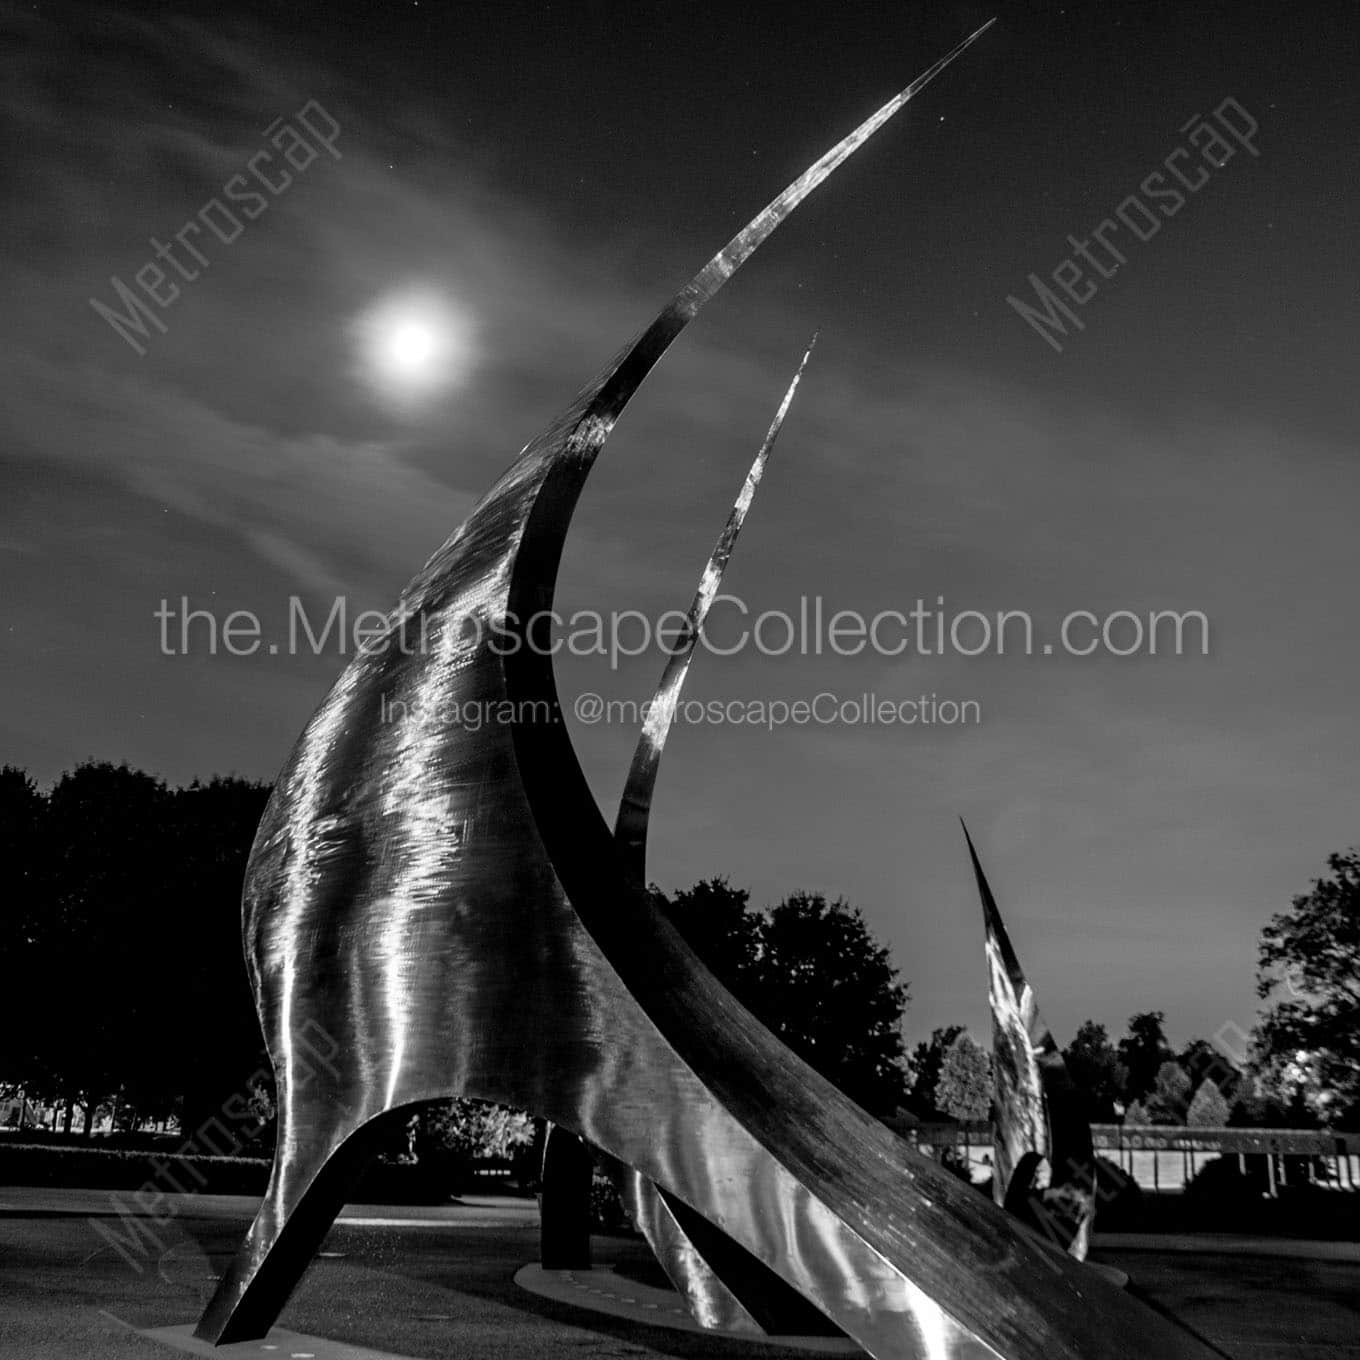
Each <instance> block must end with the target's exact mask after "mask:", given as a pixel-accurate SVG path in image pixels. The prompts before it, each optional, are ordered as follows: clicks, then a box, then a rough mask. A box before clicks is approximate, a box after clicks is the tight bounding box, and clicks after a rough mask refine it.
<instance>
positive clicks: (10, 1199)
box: [0, 1185, 538, 1228]
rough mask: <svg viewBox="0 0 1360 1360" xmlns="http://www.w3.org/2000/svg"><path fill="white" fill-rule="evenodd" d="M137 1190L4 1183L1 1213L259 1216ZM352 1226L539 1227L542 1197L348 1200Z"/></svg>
mask: <svg viewBox="0 0 1360 1360" xmlns="http://www.w3.org/2000/svg"><path fill="white" fill-rule="evenodd" d="M136 1193H137V1192H136V1191H133V1190H80V1189H67V1188H64V1187H53V1186H41V1185H35V1186H28V1185H12V1186H0V1215H3V1214H50V1215H60V1216H67V1215H73V1216H78V1217H84V1218H98V1217H101V1216H103V1215H106V1214H107V1215H112V1216H115V1217H128V1216H131V1217H133V1218H137V1217H149V1216H151V1215H152V1214H153V1213H154V1214H155V1215H157V1216H160V1217H171V1216H173V1217H175V1218H209V1219H240V1220H241V1221H243V1222H249V1221H250V1220H251V1219H252V1218H254V1217H255V1211H256V1210H257V1209H258V1208H259V1207H260V1201H259V1198H258V1197H257V1196H254V1195H174V1194H158V1195H156V1196H155V1199H154V1201H153V1200H152V1199H151V1197H150V1196H149V1195H148V1197H147V1205H146V1207H143V1206H142V1205H140V1204H139V1203H138V1202H137V1200H136V1199H135V1198H134V1196H135V1195H136ZM336 1221H337V1222H339V1223H345V1224H349V1225H350V1226H352V1227H361V1228H381V1227H403V1228H410V1227H422V1226H423V1227H432V1228H448V1227H454V1228H459V1227H462V1228H537V1227H538V1201H537V1200H535V1199H527V1198H516V1197H514V1196H511V1195H468V1196H466V1197H465V1198H463V1199H460V1200H455V1201H452V1202H450V1203H449V1204H347V1205H346V1206H345V1208H344V1210H343V1212H342V1213H341V1214H340V1217H339V1218H338V1219H337V1220H336Z"/></svg>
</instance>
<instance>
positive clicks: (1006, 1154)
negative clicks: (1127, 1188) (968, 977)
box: [963, 825, 1096, 1261]
mask: <svg viewBox="0 0 1360 1360" xmlns="http://www.w3.org/2000/svg"><path fill="white" fill-rule="evenodd" d="M963 836H964V839H965V840H966V841H967V842H968V855H969V857H970V858H971V860H972V861H973V874H974V876H975V877H976V879H977V886H978V895H979V896H980V897H981V898H982V918H983V923H984V926H985V930H986V942H987V946H986V947H987V978H988V996H989V998H990V1000H991V1004H992V1087H993V1097H992V1195H993V1197H994V1198H995V1200H996V1202H997V1203H998V1204H1000V1205H1002V1206H1004V1207H1005V1208H1006V1209H1007V1210H1008V1211H1009V1212H1011V1213H1013V1214H1015V1215H1016V1216H1017V1217H1019V1218H1021V1219H1023V1220H1024V1221H1025V1222H1028V1223H1030V1224H1031V1225H1032V1226H1034V1227H1035V1228H1036V1229H1037V1230H1038V1231H1040V1232H1042V1233H1044V1234H1045V1235H1046V1236H1048V1237H1049V1238H1050V1240H1052V1241H1054V1242H1055V1243H1057V1244H1058V1245H1060V1246H1062V1247H1063V1248H1065V1249H1066V1250H1067V1251H1068V1252H1070V1253H1071V1254H1072V1255H1073V1256H1074V1257H1076V1258H1077V1260H1079V1261H1081V1260H1085V1259H1086V1252H1087V1248H1088V1246H1089V1244H1090V1237H1091V1225H1092V1223H1093V1221H1094V1219H1095V1211H1096V1195H1095V1189H1096V1179H1095V1178H1096V1161H1095V1147H1094V1145H1093V1143H1092V1141H1091V1125H1090V1123H1089V1121H1088V1117H1087V1114H1086V1111H1085V1109H1084V1107H1083V1101H1082V1098H1081V1093H1080V1092H1079V1091H1078V1090H1077V1089H1076V1086H1075V1085H1074V1084H1073V1081H1072V1076H1071V1073H1070V1072H1068V1070H1067V1063H1066V1062H1065V1061H1064V1060H1063V1055H1062V1051H1061V1050H1060V1049H1059V1048H1058V1044H1057V1041H1056V1040H1055V1039H1054V1038H1053V1033H1052V1031H1051V1030H1050V1029H1049V1028H1048V1026H1047V1025H1046V1024H1045V1023H1044V1018H1043V1016H1042V1015H1040V1014H1039V1005H1038V1002H1037V1001H1036V1000H1035V996H1034V989H1033V988H1032V987H1031V986H1030V985H1029V981H1028V980H1027V979H1026V977H1025V974H1024V970H1023V969H1022V968H1021V967H1020V960H1019V957H1018V956H1017V955H1016V952H1015V948H1014V946H1013V945H1012V944H1011V940H1010V936H1009V935H1008V934H1007V933H1006V927H1005V925H1004V923H1003V922H1002V920H1001V912H1000V911H999V910H998V908H997V905H996V898H995V897H993V896H992V889H991V886H990V885H989V884H988V882H987V876H986V874H984V873H983V872H982V863H981V861H980V860H979V859H978V854H977V850H976V849H975V848H974V845H973V838H972V837H971V836H970V835H969V834H968V827H967V826H966V825H965V826H964V828H963ZM1045 1182H1046V1183H1045Z"/></svg>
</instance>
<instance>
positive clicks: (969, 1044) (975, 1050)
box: [935, 1033, 992, 1121]
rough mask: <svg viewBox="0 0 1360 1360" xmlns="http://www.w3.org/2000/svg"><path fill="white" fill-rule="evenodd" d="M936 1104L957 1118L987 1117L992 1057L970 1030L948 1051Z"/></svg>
mask: <svg viewBox="0 0 1360 1360" xmlns="http://www.w3.org/2000/svg"><path fill="white" fill-rule="evenodd" d="M935 1098H936V1104H937V1105H938V1106H939V1107H940V1109H942V1110H943V1111H944V1112H945V1113H946V1114H947V1115H950V1116H951V1117H952V1118H954V1119H960V1120H965V1121H975V1120H980V1119H986V1118H987V1116H988V1114H989V1113H990V1112H991V1108H992V1060H991V1058H990V1057H989V1056H988V1054H987V1053H986V1052H985V1051H984V1050H983V1049H982V1048H981V1047H980V1046H979V1045H978V1044H976V1043H974V1042H973V1039H972V1037H971V1036H970V1035H968V1034H967V1033H964V1034H959V1035H956V1036H955V1038H954V1041H953V1043H951V1044H950V1045H949V1048H948V1049H947V1050H946V1051H945V1055H944V1062H943V1063H942V1064H941V1066H940V1080H939V1084H938V1086H937V1088H936V1096H935Z"/></svg>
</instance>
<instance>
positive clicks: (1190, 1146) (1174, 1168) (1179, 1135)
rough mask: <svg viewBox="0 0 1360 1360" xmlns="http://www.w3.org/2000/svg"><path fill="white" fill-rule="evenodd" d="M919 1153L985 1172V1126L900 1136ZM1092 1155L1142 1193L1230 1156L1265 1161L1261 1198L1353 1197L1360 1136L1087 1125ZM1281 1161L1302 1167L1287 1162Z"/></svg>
mask: <svg viewBox="0 0 1360 1360" xmlns="http://www.w3.org/2000/svg"><path fill="white" fill-rule="evenodd" d="M903 1132H904V1134H905V1136H906V1137H907V1138H908V1139H909V1140H910V1141H912V1142H914V1143H916V1144H917V1146H919V1147H930V1148H953V1149H954V1150H955V1151H957V1152H958V1153H959V1154H960V1155H962V1156H963V1157H964V1158H965V1159H966V1160H967V1162H968V1165H969V1168H970V1169H971V1170H973V1171H974V1174H975V1177H976V1176H977V1175H983V1176H985V1175H986V1174H988V1173H989V1172H990V1169H991V1161H992V1133H991V1128H990V1126H989V1125H987V1124H978V1123H970V1124H920V1125H918V1126H916V1127H915V1128H910V1129H905V1130H903ZM1091 1137H1092V1140H1093V1141H1094V1143H1095V1146H1096V1151H1097V1152H1098V1153H1100V1154H1101V1155H1102V1156H1105V1157H1108V1158H1109V1160H1110V1161H1112V1162H1115V1163H1116V1164H1117V1165H1118V1166H1120V1167H1121V1168H1122V1169H1123V1170H1124V1171H1125V1172H1127V1173H1128V1174H1129V1175H1130V1176H1131V1177H1132V1178H1133V1179H1134V1180H1135V1181H1136V1182H1137V1183H1138V1185H1139V1186H1140V1187H1142V1188H1143V1189H1144V1190H1180V1189H1183V1188H1184V1187H1185V1185H1186V1184H1187V1183H1188V1182H1189V1181H1191V1180H1192V1179H1193V1178H1194V1176H1195V1174H1196V1173H1197V1172H1198V1171H1199V1170H1200V1169H1201V1167H1203V1166H1204V1164H1205V1163H1206V1162H1208V1161H1210V1160H1212V1159H1213V1158H1215V1157H1226V1156H1231V1155H1233V1154H1236V1155H1237V1156H1238V1157H1239V1158H1240V1159H1241V1160H1242V1163H1243V1167H1244V1169H1245V1162H1246V1158H1248V1157H1262V1158H1264V1159H1265V1167H1266V1176H1267V1185H1268V1187H1269V1190H1268V1193H1270V1194H1272V1195H1273V1194H1275V1193H1277V1191H1278V1188H1279V1187H1280V1186H1282V1185H1288V1184H1290V1183H1291V1179H1298V1178H1303V1179H1306V1180H1309V1181H1313V1182H1316V1181H1317V1180H1318V1175H1317V1171H1318V1167H1317V1163H1318V1162H1320V1163H1321V1164H1322V1166H1324V1167H1325V1168H1327V1178H1326V1181H1325V1183H1326V1184H1329V1185H1331V1186H1334V1187H1335V1188H1337V1189H1341V1190H1355V1189H1360V1133H1334V1132H1331V1131H1330V1130H1327V1129H1196V1128H1187V1127H1184V1126H1182V1125H1169V1124H1092V1125H1091ZM1287 1159H1302V1160H1301V1161H1300V1160H1292V1164H1291V1160H1287Z"/></svg>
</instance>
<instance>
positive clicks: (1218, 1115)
mask: <svg viewBox="0 0 1360 1360" xmlns="http://www.w3.org/2000/svg"><path fill="white" fill-rule="evenodd" d="M1185 1122H1186V1123H1187V1124H1188V1125H1189V1126H1190V1127H1191V1128H1196V1129H1222V1128H1226V1127H1227V1124H1228V1102H1227V1101H1226V1100H1224V1099H1223V1093H1222V1092H1221V1091H1220V1090H1219V1089H1218V1087H1217V1086H1215V1085H1214V1083H1213V1079H1212V1078H1210V1077H1205V1079H1204V1080H1203V1081H1202V1082H1200V1084H1199V1089H1198V1090H1197V1091H1196V1092H1195V1095H1194V1098H1193V1099H1192V1100H1191V1101H1190V1108H1189V1109H1188V1110H1187V1111H1186V1112H1185Z"/></svg>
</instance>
